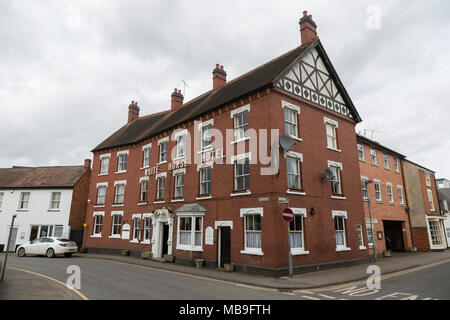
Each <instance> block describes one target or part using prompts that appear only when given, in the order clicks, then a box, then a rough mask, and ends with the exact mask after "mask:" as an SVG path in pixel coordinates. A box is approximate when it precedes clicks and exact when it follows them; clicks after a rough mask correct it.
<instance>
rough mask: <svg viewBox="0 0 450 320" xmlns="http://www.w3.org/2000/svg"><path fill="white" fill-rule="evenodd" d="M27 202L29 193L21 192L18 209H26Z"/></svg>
mask: <svg viewBox="0 0 450 320" xmlns="http://www.w3.org/2000/svg"><path fill="white" fill-rule="evenodd" d="M29 202H30V193H29V192H22V193H21V194H20V202H19V209H28V204H29Z"/></svg>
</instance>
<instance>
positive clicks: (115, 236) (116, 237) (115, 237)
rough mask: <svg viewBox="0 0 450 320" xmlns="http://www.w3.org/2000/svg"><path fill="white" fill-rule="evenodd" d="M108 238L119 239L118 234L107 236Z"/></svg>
mask: <svg viewBox="0 0 450 320" xmlns="http://www.w3.org/2000/svg"><path fill="white" fill-rule="evenodd" d="M108 238H109V239H121V236H120V234H119V235H114V236H109V237H108Z"/></svg>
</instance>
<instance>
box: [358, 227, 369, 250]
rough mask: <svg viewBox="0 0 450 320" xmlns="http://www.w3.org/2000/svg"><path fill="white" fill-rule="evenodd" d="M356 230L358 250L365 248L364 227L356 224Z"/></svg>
mask: <svg viewBox="0 0 450 320" xmlns="http://www.w3.org/2000/svg"><path fill="white" fill-rule="evenodd" d="M356 231H357V232H358V244H359V250H366V249H367V248H366V246H365V245H364V229H363V225H362V224H358V225H357V226H356Z"/></svg>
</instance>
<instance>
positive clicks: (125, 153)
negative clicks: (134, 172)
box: [116, 150, 130, 173]
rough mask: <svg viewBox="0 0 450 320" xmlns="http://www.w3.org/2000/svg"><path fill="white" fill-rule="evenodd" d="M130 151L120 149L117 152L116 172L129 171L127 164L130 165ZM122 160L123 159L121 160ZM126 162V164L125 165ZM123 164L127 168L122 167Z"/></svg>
mask: <svg viewBox="0 0 450 320" xmlns="http://www.w3.org/2000/svg"><path fill="white" fill-rule="evenodd" d="M129 153H130V151H129V150H125V151H118V152H117V172H116V173H125V172H127V166H128V155H129ZM124 156H125V161H123V157H124ZM121 160H122V161H121ZM124 164H125V165H124ZM121 166H122V167H123V166H125V169H123V168H122V169H121Z"/></svg>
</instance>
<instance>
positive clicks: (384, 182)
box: [357, 135, 413, 254]
mask: <svg viewBox="0 0 450 320" xmlns="http://www.w3.org/2000/svg"><path fill="white" fill-rule="evenodd" d="M357 141H358V158H359V163H360V170H361V185H362V190H363V199H364V201H365V204H364V212H365V214H366V226H367V231H368V242H369V243H368V245H369V248H372V246H373V243H374V241H375V245H376V249H377V252H378V253H379V254H381V253H383V252H384V251H386V250H392V251H409V250H411V248H412V247H413V244H412V239H411V227H410V221H409V214H408V203H407V199H406V194H405V187H404V180H403V168H402V162H403V160H404V159H405V156H403V155H401V154H400V153H398V152H396V151H393V150H391V149H389V148H387V147H385V146H382V145H381V144H379V143H377V142H375V141H373V140H370V139H368V138H366V137H364V136H360V135H358V136H357ZM369 181H372V182H371V183H368V182H369ZM369 199H370V208H371V213H372V224H373V231H372V228H371V224H370V216H369V203H368V200H369Z"/></svg>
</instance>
